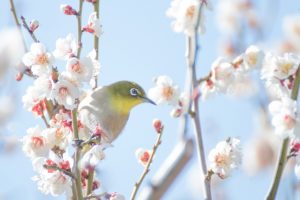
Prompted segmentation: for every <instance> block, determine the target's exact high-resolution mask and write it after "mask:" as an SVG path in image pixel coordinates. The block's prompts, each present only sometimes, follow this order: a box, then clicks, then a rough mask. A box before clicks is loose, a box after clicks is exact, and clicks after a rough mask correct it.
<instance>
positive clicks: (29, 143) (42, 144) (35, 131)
mask: <svg viewBox="0 0 300 200" xmlns="http://www.w3.org/2000/svg"><path fill="white" fill-rule="evenodd" d="M22 142H23V148H22V149H23V151H24V153H25V154H26V155H27V156H28V157H30V158H36V157H39V156H46V155H47V154H48V152H49V146H48V143H47V141H46V138H45V137H44V136H43V135H42V130H41V128H40V127H39V126H36V127H34V128H29V129H27V135H25V136H24V137H23V139H22Z"/></svg>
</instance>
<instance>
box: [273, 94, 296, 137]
mask: <svg viewBox="0 0 300 200" xmlns="http://www.w3.org/2000/svg"><path fill="white" fill-rule="evenodd" d="M269 111H270V113H271V115H272V125H273V126H274V127H275V134H276V135H278V136H280V137H281V138H287V137H292V136H294V129H295V127H296V124H297V121H298V119H297V103H296V101H294V100H292V99H290V98H288V97H283V98H282V99H281V100H275V101H272V102H271V103H270V104H269Z"/></svg>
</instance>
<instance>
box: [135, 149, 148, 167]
mask: <svg viewBox="0 0 300 200" xmlns="http://www.w3.org/2000/svg"><path fill="white" fill-rule="evenodd" d="M151 155H152V151H151V150H147V149H142V148H139V149H137V150H136V152H135V156H136V158H137V160H138V161H139V163H141V164H142V165H143V166H146V165H147V164H148V162H149V159H150V157H151Z"/></svg>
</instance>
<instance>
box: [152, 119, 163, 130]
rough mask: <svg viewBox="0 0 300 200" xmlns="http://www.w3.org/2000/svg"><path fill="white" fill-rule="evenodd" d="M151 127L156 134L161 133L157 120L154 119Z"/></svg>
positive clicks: (161, 127) (160, 123)
mask: <svg viewBox="0 0 300 200" xmlns="http://www.w3.org/2000/svg"><path fill="white" fill-rule="evenodd" d="M152 125H153V127H154V129H155V131H156V132H157V133H161V132H162V129H163V125H162V122H161V121H160V120H159V119H154V120H153V122H152Z"/></svg>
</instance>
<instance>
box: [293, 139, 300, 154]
mask: <svg viewBox="0 0 300 200" xmlns="http://www.w3.org/2000/svg"><path fill="white" fill-rule="evenodd" d="M291 151H292V152H293V153H296V154H298V153H299V152H300V141H299V140H293V141H292V142H291Z"/></svg>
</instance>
